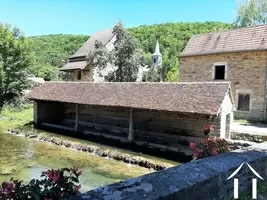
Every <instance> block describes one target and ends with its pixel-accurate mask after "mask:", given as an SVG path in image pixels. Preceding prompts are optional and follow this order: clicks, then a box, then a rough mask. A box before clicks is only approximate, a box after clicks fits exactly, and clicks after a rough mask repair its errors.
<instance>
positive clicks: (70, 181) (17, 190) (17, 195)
mask: <svg viewBox="0 0 267 200" xmlns="http://www.w3.org/2000/svg"><path fill="white" fill-rule="evenodd" d="M81 173H82V172H81V171H78V168H76V167H73V168H72V169H68V168H63V169H58V170H54V169H50V170H48V171H44V172H42V174H41V177H42V179H41V180H38V179H33V180H31V181H30V182H29V183H28V184H26V185H24V184H23V183H22V181H18V180H14V179H11V180H10V182H3V183H2V184H1V186H0V199H5V200H9V199H10V200H11V199H12V200H28V199H35V200H59V199H68V198H70V197H71V196H75V195H77V194H79V193H80V192H79V190H80V188H81V185H79V179H78V178H79V176H80V175H81Z"/></svg>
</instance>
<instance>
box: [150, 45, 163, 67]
mask: <svg viewBox="0 0 267 200" xmlns="http://www.w3.org/2000/svg"><path fill="white" fill-rule="evenodd" d="M161 65H162V55H161V53H160V50H159V41H158V40H157V43H156V47H155V52H154V53H153V54H152V60H151V67H153V68H158V67H161Z"/></svg>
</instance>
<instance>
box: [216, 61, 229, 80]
mask: <svg viewBox="0 0 267 200" xmlns="http://www.w3.org/2000/svg"><path fill="white" fill-rule="evenodd" d="M212 79H213V80H227V64H226V63H214V65H213V73H212Z"/></svg>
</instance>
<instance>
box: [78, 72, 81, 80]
mask: <svg viewBox="0 0 267 200" xmlns="http://www.w3.org/2000/svg"><path fill="white" fill-rule="evenodd" d="M81 78H82V72H81V71H77V80H81Z"/></svg>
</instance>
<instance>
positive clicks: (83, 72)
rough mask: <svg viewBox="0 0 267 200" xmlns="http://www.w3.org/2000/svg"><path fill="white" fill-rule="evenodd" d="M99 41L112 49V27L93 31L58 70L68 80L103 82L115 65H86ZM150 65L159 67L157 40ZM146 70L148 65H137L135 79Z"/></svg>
mask: <svg viewBox="0 0 267 200" xmlns="http://www.w3.org/2000/svg"><path fill="white" fill-rule="evenodd" d="M96 41H98V42H101V43H102V44H103V45H104V46H105V48H106V49H107V51H112V50H113V49H114V42H115V41H116V35H114V34H113V28H111V29H107V30H103V31H98V32H95V33H94V34H93V35H92V36H91V37H90V38H89V39H88V40H87V41H86V42H85V43H84V44H83V45H82V46H81V47H80V48H79V49H78V50H77V51H76V52H75V53H74V54H73V55H72V56H70V57H69V60H68V63H67V64H65V65H64V66H63V67H61V68H60V71H63V72H66V73H68V74H69V77H70V81H89V82H105V76H106V75H108V73H109V72H111V71H114V70H115V69H116V67H115V66H114V65H112V64H111V63H108V64H107V66H106V68H105V69H101V70H99V69H97V68H93V67H92V66H90V65H88V63H87V57H88V54H89V53H90V52H91V51H93V50H94V48H95V42H96ZM151 59H152V61H153V62H151V66H152V67H159V66H161V64H162V55H161V54H160V51H159V43H158V41H157V44H156V47H155V53H154V54H153V55H152V58H151ZM146 71H148V66H145V67H142V66H140V67H139V71H138V74H137V81H142V76H143V73H144V72H146Z"/></svg>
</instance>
